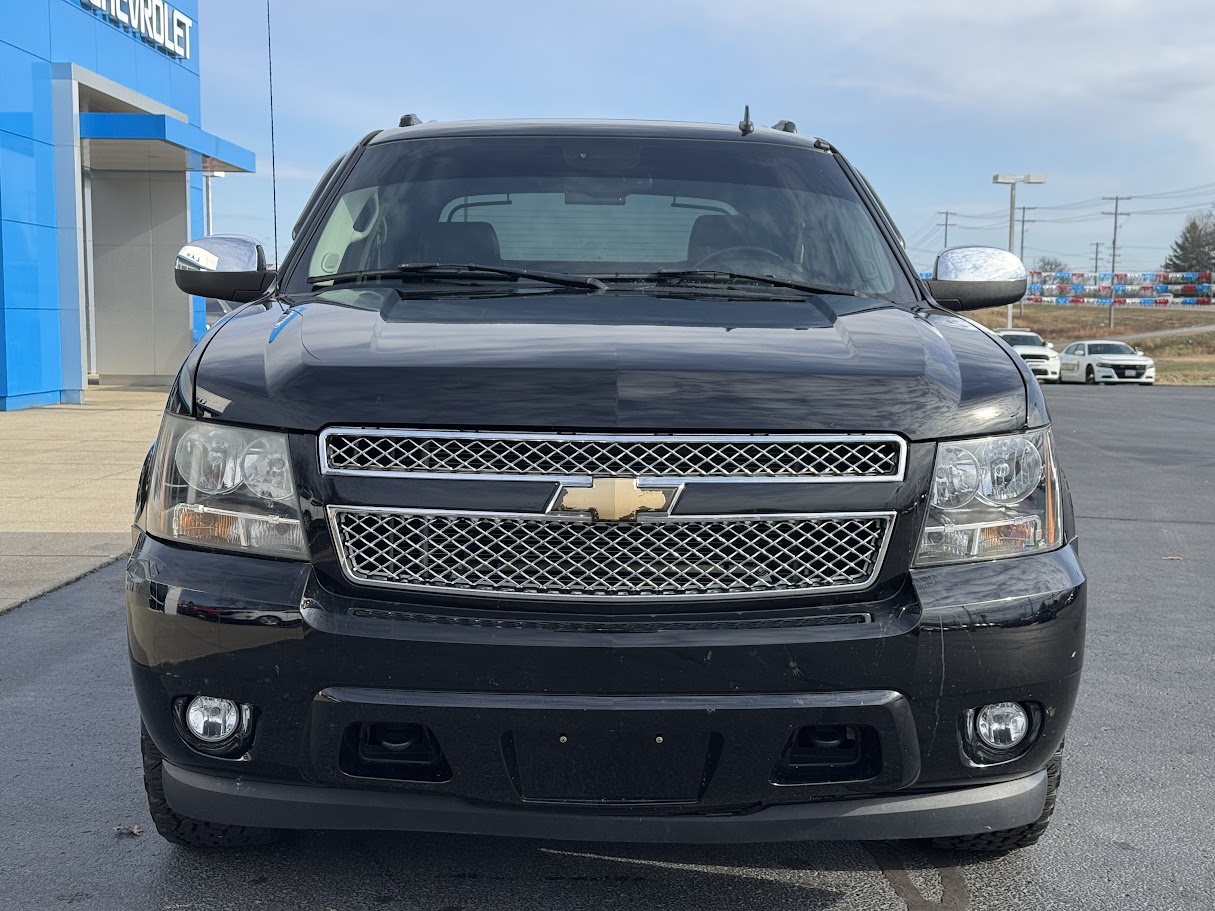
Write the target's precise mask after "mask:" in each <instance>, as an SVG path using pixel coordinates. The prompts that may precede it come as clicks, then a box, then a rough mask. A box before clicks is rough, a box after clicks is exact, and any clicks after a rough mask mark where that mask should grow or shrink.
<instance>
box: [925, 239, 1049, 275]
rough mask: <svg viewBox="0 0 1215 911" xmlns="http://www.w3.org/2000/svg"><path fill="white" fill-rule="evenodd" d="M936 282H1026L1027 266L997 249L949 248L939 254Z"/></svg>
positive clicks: (1006, 252) (1005, 251)
mask: <svg viewBox="0 0 1215 911" xmlns="http://www.w3.org/2000/svg"><path fill="white" fill-rule="evenodd" d="M932 277H933V279H935V280H936V281H942V282H1004V281H1025V280H1026V277H1027V276H1026V273H1025V266H1024V265H1022V263H1021V260H1019V259H1017V257H1016V256H1015V255H1013V254H1012V253H1009V252H1008V251H1007V250H1001V249H999V248H998V247H950V248H949V249H948V250H942V251H941V252H940V253H939V254H938V255H937V262H936V267H935V268H934V269H933V273H932Z"/></svg>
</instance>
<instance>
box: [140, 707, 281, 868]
mask: <svg viewBox="0 0 1215 911" xmlns="http://www.w3.org/2000/svg"><path fill="white" fill-rule="evenodd" d="M139 748H140V752H142V753H143V788H144V790H145V791H147V792H148V809H149V810H150V811H151V813H152V822H153V823H155V825H156V831H157V832H159V833H160V834H161V835H162V836H163V837H164V838H166V839H168V840H169V841H171V842H173V844H175V845H185V846H186V847H189V848H251V847H256V846H258V845H269V844H273V843H274V842H276V841H278V840H279V838H280V837H281V836H282V832H280V831H279V830H278V829H258V828H254V827H253V826H225V825H220V824H219V823H214V822H203V821H202V820H201V819H190V818H189V817H186V816H182V815H180V814H179V813H175V812H174V811H173V809H172V808H171V807H170V806H169V804H168V802H167V801H166V800H165V789H164V784H163V782H162V779H161V772H162V769H163V766H164V757H163V756H162V755H161V753H160V750H158V749H157V748H156V744H154V743H153V742H152V738H151V737H149V736H148V732H147V731H146V730H144V729H143V726H142V725H141V726H140V729H139Z"/></svg>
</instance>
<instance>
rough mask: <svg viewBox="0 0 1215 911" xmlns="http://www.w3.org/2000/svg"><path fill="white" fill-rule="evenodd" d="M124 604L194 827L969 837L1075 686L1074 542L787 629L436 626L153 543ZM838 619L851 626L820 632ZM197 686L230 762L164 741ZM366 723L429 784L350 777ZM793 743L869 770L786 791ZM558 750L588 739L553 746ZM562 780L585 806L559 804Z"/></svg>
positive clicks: (140, 677)
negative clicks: (1002, 740) (832, 741)
mask: <svg viewBox="0 0 1215 911" xmlns="http://www.w3.org/2000/svg"><path fill="white" fill-rule="evenodd" d="M127 601H128V622H129V639H130V647H131V656H132V668H133V672H134V679H135V687H136V694H137V698H138V701H139V707H140V713H141V716H142V718H143V721H144V724H145V726H146V727H147V729H148V732H149V734H150V735H151V737H152V739H153V740H154V741H155V742H156V745H157V746H158V747H159V748H160V750H161V752H163V753H164V754H165V757H166V764H165V770H166V772H165V774H166V780H165V787H166V794H167V796H168V799H169V802H170V805H171V806H173V807H174V808H175V809H176V810H178V811H179V812H181V813H183V814H185V815H188V816H193V817H196V818H201V819H208V820H212V821H217V822H229V823H240V824H250V825H273V826H282V827H293V828H374V829H381V828H388V829H409V830H425V831H446V832H482V833H500V834H514V835H537V836H544V837H568V838H579V839H601V838H602V839H618V840H638V841H650V840H658V841H748V840H769V839H782V838H793V839H805V838H903V837H927V836H937V835H956V834H969V833H973V832H981V831H990V830H993V829H1000V828H1011V827H1013V826H1016V825H1022V824H1025V823H1027V822H1030V821H1032V820H1033V819H1034V818H1036V817H1037V815H1038V814H1039V813H1040V812H1041V809H1042V803H1043V799H1044V794H1045V784H1044V777H1043V776H1042V774H1041V771H1042V769H1043V768H1044V767H1045V765H1046V763H1047V761H1048V760H1049V759H1050V757H1051V756H1052V755H1053V754H1054V752H1055V751H1056V750H1057V749H1058V747H1059V745H1060V743H1061V741H1062V739H1063V735H1064V731H1065V729H1066V726H1067V721H1068V719H1069V717H1070V714H1071V710H1072V706H1073V704H1074V701H1075V696H1076V690H1077V687H1078V684H1079V672H1080V668H1081V664H1082V661H1083V637H1084V617H1085V583H1084V578H1083V574H1082V572H1081V570H1080V567H1079V564H1078V562H1077V559H1076V554H1075V551H1074V548H1073V547H1071V546H1069V547H1065V548H1063V549H1061V550H1058V551H1055V552H1053V553H1049V554H1042V555H1037V556H1032V557H1022V558H1017V559H1015V560H1004V561H993V562H991V563H985V564H970V565H961V566H950V567H934V568H931V569H924V570H913V571H911V572H910V573H908V574H907V578H906V580H905V582H904V584H902V585H901V586H900V587H898V588H897V590H894V591H892V592H890V593H888V594H886V595H884V597H883V600H882V601H881V602H872V603H865V602H863V596H858V597H857V599H856V600H855V601H850V602H847V603H842V604H841V603H835V604H828V605H823V604H821V603H819V604H815V603H814V602H807V604H806V605H805V606H804V608H802V609H800V610H799V609H798V608H790V609H786V610H785V612H784V613H785V614H786V616H782V617H771V616H770V615H771V614H772V611H771V609H770V608H771V605H764V606H763V607H762V608H757V609H756V611H754V612H749V611H745V610H740V611H738V612H731V615H730V617H729V618H724V617H722V616H721V615H715V616H713V617H711V618H702V619H697V618H687V617H681V618H672V619H670V620H669V621H668V620H663V619H661V618H657V617H651V618H634V619H633V620H631V621H630V622H628V623H611V622H607V621H604V622H598V621H593V620H589V619H587V618H585V617H584V618H582V619H581V620H577V621H575V620H553V621H552V622H544V621H535V620H528V619H520V618H519V617H516V616H514V615H513V614H512V613H511V612H510V608H509V606H508V605H496V606H495V609H494V610H488V611H487V610H486V609H485V607H484V605H479V607H478V611H476V612H474V611H471V610H470V611H468V612H466V613H465V614H463V615H459V616H452V615H451V614H450V612H445V611H444V610H441V609H440V608H439V607H436V606H435V605H434V604H433V603H430V602H427V601H424V600H411V601H409V602H402V601H382V600H375V599H374V598H363V597H360V598H357V599H352V598H349V597H346V596H342V595H338V594H336V593H334V592H332V591H330V590H328V589H327V588H326V587H325V586H324V585H323V584H322V582H321V580H320V579H319V578H318V576H317V574H316V573H315V572H314V570H313V569H312V567H310V566H309V565H307V564H299V563H289V562H283V561H274V560H264V559H257V558H251V557H246V556H239V555H221V554H213V553H206V552H201V551H196V550H191V549H186V548H179V547H174V546H170V545H166V544H163V543H160V542H157V541H154V540H152V539H149V538H147V537H146V536H145V537H141V538H140V540H139V541H138V543H137V546H136V548H135V551H134V553H133V554H132V558H131V562H130V564H129V568H128V584H127ZM474 613H475V614H477V616H474ZM487 614H496V615H495V616H493V617H488V616H486V615H487ZM790 614H792V615H796V616H797V617H800V620H798V619H795V617H791V616H788V615H790ZM857 616H868V617H869V618H870V619H869V621H867V622H853V621H852V620H846V621H841V622H834V621H833V620H832V618H841V617H857ZM752 617H753V618H756V619H751V618H752ZM742 618H746V619H742ZM202 693H206V694H208V695H216V696H225V697H228V698H232V699H234V700H236V701H238V702H242V703H246V704H249V705H251V706H253V707H255V718H256V720H255V734H254V739H253V741H252V743H251V744H250V745H249V748H248V749H247V750H246V751H244V752H242V753H241V755H239V756H236V757H233V758H222V757H217V756H210V755H206V754H204V753H203V752H200V751H198V750H196V749H194V748H193V747H192V746H191V745H190V744H189V743H187V742H186V740H185V739H183V737H182V735H181V733H180V732H179V726H178V725H177V724H175V722H174V705H175V702H176V701H177V700H179V699H180V698H181V697H183V696H188V695H197V694H202ZM998 701H1021V702H1026V703H1032V704H1034V705H1036V706H1039V707H1040V708H1041V721H1040V725H1039V727H1038V729H1037V730H1036V732H1035V737H1034V739H1033V742H1032V744H1031V745H1030V746H1029V747H1028V749H1026V750H1025V751H1024V752H1022V753H1020V754H1018V755H1016V756H1015V757H1014V758H1012V759H1009V760H1007V761H1004V762H1001V763H996V764H984V762H983V761H981V760H979V759H976V757H975V756H974V755H973V754H972V753H970V752H968V749H967V745H966V739H965V737H964V736H963V732H962V730H961V728H960V719H962V718H963V717H964V715H965V713H966V712H967V711H968V710H970V709H973V708H976V707H977V706H980V705H983V704H987V703H990V702H998ZM370 723H408V724H422V725H426V726H427V727H428V728H430V729H431V730H432V731H433V732H434V734H435V735H436V736H437V738H438V741H439V743H440V744H441V746H442V750H443V754H444V758H445V761H446V762H447V763H448V764H449V770H448V774H446V775H445V776H436V777H435V780H430V781H419V780H390V779H387V778H383V777H377V776H375V775H369V774H366V773H365V771H364V770H361V769H358V768H355V769H352V768H351V767H349V765H348V764H345V762H344V760H343V758H342V757H343V749H344V744H347V743H348V732H349V731H350V730H352V728H353V727H356V726H358V725H362V724H370ZM807 725H852V726H858V727H863V728H865V729H866V730H869V731H871V732H872V735H873V745H874V747H873V755H875V756H877V757H879V759H878V761H877V763H876V765H874V766H873V767H872V768H870V769H868V771H867V772H866V774H865V777H864V778H863V779H858V780H847V779H846V777H845V779H844V780H831V781H823V780H814V781H805V780H790V779H788V778H787V777H786V778H782V773H781V771H780V763H781V759H782V751H783V750H785V748H786V746H787V744H788V742H789V740H790V737H791V734H792V732H793V731H795V730H797V729H799V728H800V727H803V726H807ZM559 735H560V737H565V738H566V740H565V741H562V743H563V744H568V745H571V747H572V746H576V745H578V744H579V743H581V742H583V741H584V740H587V739H589V740H592V741H594V743H596V744H597V746H596V747H595V749H594V750H592V751H591V752H589V753H588V752H576V751H575V752H572V753H563V752H562V750H563V749H565V746H564V745H563V747H561V748H558V747H557V746H556V744H557V742H558V736H559ZM596 738H597V739H596ZM656 738H661V739H662V745H661V746H655V745H654V744H655V742H656ZM605 744H606V745H605ZM569 756H573V757H575V759H573V760H571V759H569V758H567V757H569ZM668 756H672V757H676V759H675V760H673V761H669V762H668V761H667V759H666V757H668ZM680 757H681V758H680ZM571 762H573V765H572V766H571ZM578 763H582V764H583V766H582V767H580V768H579V767H578V766H577V764H578ZM571 769H573V771H574V772H577V774H576V775H575V776H574V777H575V778H576V779H577V780H578V781H579V782H595V783H596V784H595V785H594V788H597V789H598V791H597V792H596V793H584V792H581V791H578V790H577V786H572V785H569V781H570V772H571ZM620 769H624V770H625V772H627V774H624V773H621V774H616V775H615V777H614V772H613V770H617V771H619V770H620ZM621 781H626V782H634V783H635V782H637V781H641V782H642V783H643V785H644V787H643V789H642V790H641V791H629V790H628V785H627V784H626V785H620V782H621ZM571 787H573V788H574V790H570V788H571ZM587 787H591V786H589V785H588V786H587ZM614 787H615V788H616V790H615V791H613V790H612V789H613V788H614ZM639 787H640V786H639ZM646 788H648V789H649V790H648V791H647V790H646ZM563 789H564V790H563ZM592 790H593V789H592Z"/></svg>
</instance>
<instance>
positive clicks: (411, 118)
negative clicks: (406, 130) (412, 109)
mask: <svg viewBox="0 0 1215 911" xmlns="http://www.w3.org/2000/svg"><path fill="white" fill-rule="evenodd" d="M421 122H422V118H421V117H419V116H418V115H417V114H402V115H401V126H403V127H416V126H417V125H418V124H420V123H421Z"/></svg>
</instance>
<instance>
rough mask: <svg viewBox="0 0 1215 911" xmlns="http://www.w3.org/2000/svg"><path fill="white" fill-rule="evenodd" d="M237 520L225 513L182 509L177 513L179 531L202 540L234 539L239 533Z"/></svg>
mask: <svg viewBox="0 0 1215 911" xmlns="http://www.w3.org/2000/svg"><path fill="white" fill-rule="evenodd" d="M237 521H238V520H237V519H236V517H235V516H231V515H225V514H223V513H216V512H202V511H198V512H196V511H194V510H182V511H179V512H178V514H177V532H178V534H180V535H181V536H182V537H185V538H193V539H195V540H200V541H208V540H209V541H216V540H218V541H233V540H235V539H236V538H237V536H238V534H239V533H238V531H237Z"/></svg>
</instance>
